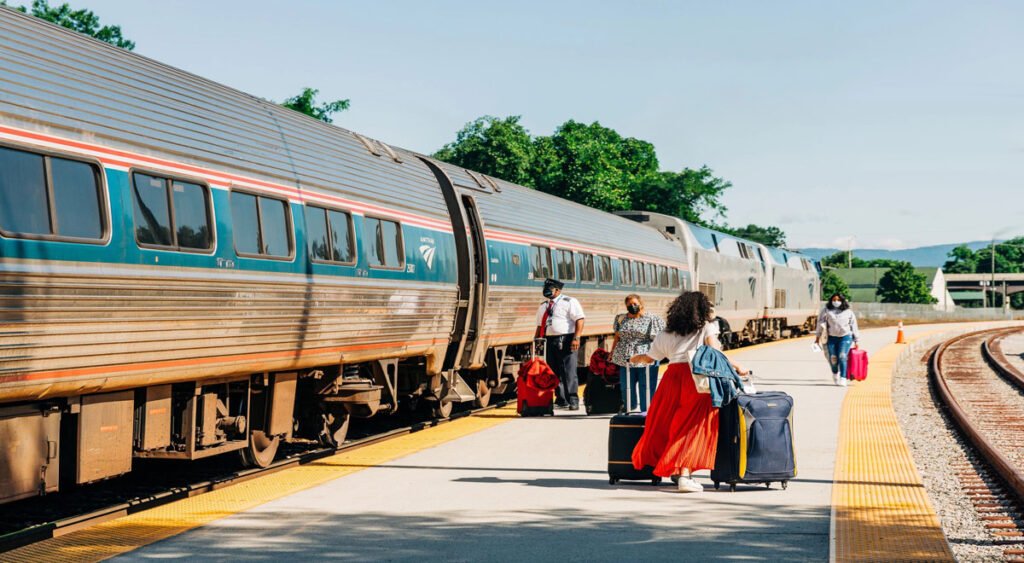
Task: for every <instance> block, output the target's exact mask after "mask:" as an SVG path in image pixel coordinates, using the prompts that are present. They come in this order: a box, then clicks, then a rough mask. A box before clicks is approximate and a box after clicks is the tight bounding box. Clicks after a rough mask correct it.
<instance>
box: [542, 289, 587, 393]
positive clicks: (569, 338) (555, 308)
mask: <svg viewBox="0 0 1024 563" xmlns="http://www.w3.org/2000/svg"><path fill="white" fill-rule="evenodd" d="M563 287H565V284H564V283H562V282H560V281H558V280H554V279H550V278H549V279H546V280H544V297H546V298H547V301H545V302H543V303H541V304H540V307H538V308H537V335H536V336H537V338H543V339H545V340H546V342H545V344H546V348H545V351H546V353H547V361H548V363H549V364H550V365H551V370H552V371H554V372H555V375H557V376H558V388H557V389H556V400H555V404H556V405H557V406H560V407H565V406H568V407H569V410H571V411H575V410H579V408H580V398H579V396H578V394H577V391H578V388H579V380H578V378H577V376H576V366H577V362H578V353H577V351H578V350H579V349H580V336H581V335H582V334H583V318H584V315H583V306H581V305H580V302H579V301H577V300H576V299H574V298H572V297H569V296H568V295H564V294H563V293H562V288H563Z"/></svg>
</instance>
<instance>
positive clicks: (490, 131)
mask: <svg viewBox="0 0 1024 563" xmlns="http://www.w3.org/2000/svg"><path fill="white" fill-rule="evenodd" d="M519 119H520V116H518V115H511V116H509V117H506V118H505V119H499V118H497V117H492V116H490V115H485V116H483V117H481V118H478V119H476V120H474V121H471V122H469V123H467V124H466V126H465V127H463V128H462V130H460V131H459V132H458V133H456V135H455V140H454V141H452V142H451V143H448V144H447V145H445V146H444V147H443V148H441V150H439V151H437V152H436V153H434V155H433V156H434V158H436V159H438V160H443V161H445V162H450V163H451V164H455V165H457V166H461V167H463V168H469V169H470V170H474V171H477V172H482V173H484V174H487V175H490V176H494V177H495V178H501V179H503V180H507V181H509V182H512V183H515V184H520V185H523V186H530V187H533V186H534V179H533V165H534V147H533V140H532V139H531V138H530V133H529V131H527V130H526V128H525V127H523V126H522V125H520V123H519Z"/></svg>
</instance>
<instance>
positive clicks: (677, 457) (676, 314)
mask: <svg viewBox="0 0 1024 563" xmlns="http://www.w3.org/2000/svg"><path fill="white" fill-rule="evenodd" d="M711 318H712V306H711V302H710V301H708V298H707V296H705V295H704V294H703V293H700V292H697V291H687V292H684V293H683V294H682V295H680V296H679V297H677V298H676V300H675V301H673V302H672V304H671V305H670V306H669V309H668V314H667V321H666V324H665V330H664V331H663V332H662V333H661V334H659V335H658V336H657V337H656V338H655V339H654V342H653V343H651V348H650V350H649V351H648V352H647V353H646V354H639V355H636V356H634V357H632V358H630V361H631V362H633V363H645V364H650V363H657V362H658V361H660V360H662V359H664V358H668V360H669V366H668V371H667V372H666V373H665V376H664V377H663V378H662V381H661V384H660V386H659V387H658V392H657V393H656V394H655V395H654V399H653V401H651V406H650V409H649V410H648V411H647V424H646V427H645V429H644V434H643V437H641V438H640V441H639V442H638V443H637V445H636V448H634V449H633V467H636V468H638V469H639V468H642V467H644V466H648V465H649V466H653V467H654V474H655V475H657V476H659V477H678V482H677V487H678V490H679V492H686V493H695V492H700V491H703V490H704V487H703V486H701V484H700V483H698V482H697V481H695V480H694V479H693V478H692V477H691V476H690V475H691V474H692V473H693V472H694V471H700V470H703V469H712V468H713V467H714V466H715V451H716V448H717V445H718V409H716V408H715V407H714V406H712V404H711V395H710V394H706V393H699V392H698V391H697V386H696V385H695V383H694V379H693V372H692V371H691V370H690V357H691V355H692V353H693V352H695V351H696V350H697V348H698V347H699V346H701V345H702V344H704V343H705V342H711V343H712V345H713V346H714V347H716V348H718V347H719V346H720V345H719V344H718V324H717V323H714V322H711ZM734 367H735V369H736V371H737V372H738V373H739V374H740V375H746V374H747V373H748V372H747V371H745V370H743V369H742V368H740V367H739V366H735V365H734Z"/></svg>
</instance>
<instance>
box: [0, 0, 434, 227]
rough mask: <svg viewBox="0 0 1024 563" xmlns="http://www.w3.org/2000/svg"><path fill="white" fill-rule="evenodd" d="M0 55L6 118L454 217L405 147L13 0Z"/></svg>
mask: <svg viewBox="0 0 1024 563" xmlns="http://www.w3.org/2000/svg"><path fill="white" fill-rule="evenodd" d="M0 61H2V62H0V77H2V78H0V79H2V82H3V84H4V87H3V89H0V111H2V113H3V115H4V125H9V126H12V127H19V128H22V129H27V130H30V131H37V132H39V131H42V132H46V133H49V134H52V135H59V136H60V137H63V138H70V139H72V140H74V141H81V142H83V143H89V144H92V145H102V146H103V147H105V148H110V149H119V150H122V151H130V152H131V153H132V154H135V155H142V156H144V157H155V158H159V159H162V160H165V161H171V162H174V163H181V164H184V165H188V166H194V167H200V168H202V169H212V170H215V171H218V172H226V173H235V174H239V175H244V176H245V177H246V178H252V179H254V180H258V181H263V182H270V183H273V184H277V185H284V186H288V187H295V186H298V187H299V189H300V190H306V189H310V190H316V191H320V192H324V193H327V194H329V195H330V194H332V193H333V194H337V195H338V196H339V197H344V196H349V197H352V196H358V197H359V198H360V199H361V200H369V202H371V203H372V202H376V203H378V204H381V205H382V206H388V207H398V208H401V209H404V210H405V211H407V212H412V213H415V214H417V215H427V216H431V217H434V218H441V217H447V214H448V211H447V207H446V206H445V203H444V199H443V198H442V196H441V194H440V192H439V190H438V189H437V181H436V179H435V178H434V175H433V174H432V173H431V172H430V170H429V169H428V168H427V167H426V165H424V164H423V163H422V162H420V161H419V160H418V159H416V158H404V159H403V158H402V157H401V155H402V154H407V153H405V151H395V149H393V148H392V147H389V146H387V145H384V144H383V143H379V142H377V141H374V140H372V139H366V138H365V137H364V138H360V136H358V135H356V134H355V133H353V132H351V131H348V130H345V129H343V128H341V127H335V126H332V125H328V124H326V123H323V122H320V121H318V120H316V119H313V118H311V117H308V116H306V115H303V114H301V113H299V112H295V111H292V110H290V109H287V108H283V107H281V106H279V105H277V104H275V103H273V102H270V101H267V100H264V99H261V98H257V97H255V96H251V95H249V94H245V93H243V92H240V91H238V90H235V89H232V88H229V87H227V86H223V85H221V84H218V83H215V82H213V81H210V80H207V79H204V78H201V77H199V76H196V75H194V74H190V73H187V72H184V71H182V70H179V69H176V68H173V67H171V66H168V65H164V64H161V63H159V62H156V61H154V60H151V59H148V58H146V57H143V56H141V55H138V54H135V53H132V52H130V51H126V50H124V49H121V48H118V47H114V46H112V45H109V44H107V43H104V42H102V41H98V40H95V39H93V38H91V37H87V36H85V35H82V34H80V33H77V32H74V31H70V30H67V29H64V28H62V27H60V26H56V25H53V24H50V23H48V22H44V21H43V20H40V19H39V18H35V17H31V16H27V15H24V14H21V13H19V12H16V11H14V10H11V9H7V8H0ZM370 147H373V150H376V151H377V152H378V153H381V154H382V156H375V155H374V154H372V153H371V148H370ZM389 151H390V152H389ZM391 152H394V153H395V156H396V157H397V158H391ZM398 160H402V162H398ZM397 192H400V193H401V194H402V196H403V197H402V198H400V199H397V198H395V193H397Z"/></svg>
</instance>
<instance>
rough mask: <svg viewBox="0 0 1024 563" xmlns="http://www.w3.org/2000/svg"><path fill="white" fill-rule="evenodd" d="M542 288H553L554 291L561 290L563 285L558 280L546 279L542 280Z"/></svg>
mask: <svg viewBox="0 0 1024 563" xmlns="http://www.w3.org/2000/svg"><path fill="white" fill-rule="evenodd" d="M544 287H551V288H554V289H562V288H563V287H565V284H564V283H562V282H560V281H558V280H556V279H552V278H548V279H546V280H544Z"/></svg>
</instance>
